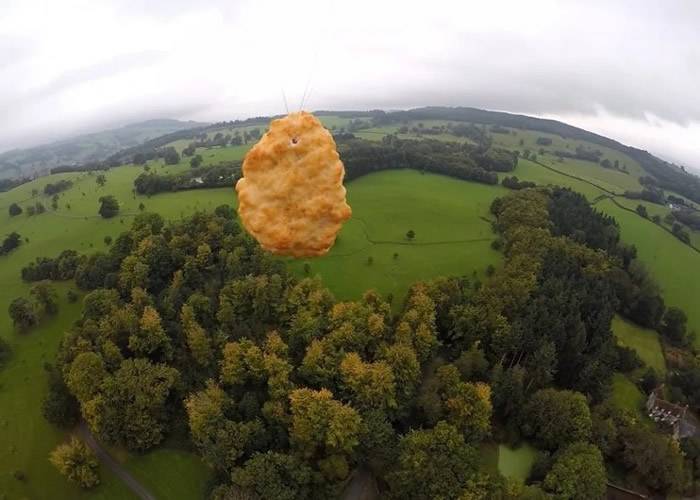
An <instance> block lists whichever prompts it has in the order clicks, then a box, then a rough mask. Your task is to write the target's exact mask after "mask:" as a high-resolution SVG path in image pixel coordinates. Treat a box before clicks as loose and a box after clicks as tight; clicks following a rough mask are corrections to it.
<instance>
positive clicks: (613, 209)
mask: <svg viewBox="0 0 700 500" xmlns="http://www.w3.org/2000/svg"><path fill="white" fill-rule="evenodd" d="M372 116H373V115H371V114H370V115H367V114H365V115H360V114H358V115H356V117H360V118H361V119H363V120H369V119H371V117H372ZM353 118H355V116H353V115H348V114H341V115H330V114H323V115H322V116H321V119H322V120H323V122H324V123H325V124H326V126H328V127H334V128H335V131H336V132H341V131H342V130H344V129H345V128H346V127H348V126H349V125H350V122H351V120H353ZM472 118H474V117H472ZM419 123H421V124H422V125H423V126H424V127H433V126H438V127H439V126H444V125H446V124H448V123H452V121H451V120H449V119H444V120H440V119H430V118H420V116H419V117H416V116H414V115H406V118H405V119H404V120H403V121H401V122H400V123H399V124H394V123H390V124H382V123H377V124H375V125H376V126H373V127H371V128H365V129H362V130H359V131H356V132H355V134H356V135H357V136H358V137H364V138H367V139H372V140H381V139H382V137H384V136H385V135H387V134H390V133H397V132H399V128H400V126H407V127H408V128H411V127H413V126H414V125H417V124H419ZM471 123H475V124H479V125H480V126H482V127H483V126H484V125H486V124H490V123H491V122H488V121H486V122H478V121H475V120H472V121H471ZM516 125H520V127H518V126H516ZM524 125H525V123H524V122H523V123H521V122H512V123H511V129H510V132H509V133H507V134H502V133H489V137H490V138H491V139H492V140H493V143H494V144H495V145H498V146H501V147H506V148H509V149H513V150H515V149H517V150H523V149H524V148H529V149H530V150H531V151H535V152H538V150H539V147H540V146H539V145H538V144H537V139H538V138H539V137H548V138H551V139H552V145H550V146H546V147H545V149H547V150H548V151H554V150H555V149H558V148H564V149H566V150H574V149H575V148H576V147H577V146H584V147H586V148H593V147H596V148H598V149H600V150H601V151H602V154H603V156H604V157H606V158H608V159H610V161H614V160H617V161H618V163H619V164H620V165H624V166H625V169H626V171H627V173H624V172H622V171H620V170H615V169H605V168H603V167H601V166H600V165H598V164H594V163H592V162H587V161H581V160H576V159H571V158H564V159H563V160H562V161H560V160H559V158H558V157H557V156H556V155H554V154H552V153H551V152H545V153H544V154H538V160H537V161H536V162H533V161H528V160H524V159H521V160H519V162H518V166H517V168H516V169H515V171H514V172H512V173H505V174H500V177H501V178H502V177H504V176H505V175H517V176H518V177H519V178H520V179H521V180H531V181H534V182H536V183H537V184H538V185H547V184H552V185H560V186H567V187H571V188H572V189H574V190H576V191H579V192H581V193H582V194H584V195H585V196H586V198H587V199H588V201H589V202H592V203H595V206H596V208H597V209H599V210H601V211H603V212H605V213H607V214H609V215H612V216H614V217H615V218H616V220H617V221H618V223H619V224H620V227H621V235H622V239H623V241H625V242H627V243H632V244H634V245H635V246H636V247H637V249H638V252H639V259H640V260H641V261H642V262H644V263H645V264H646V265H647V267H648V268H649V270H650V271H651V273H652V274H653V276H654V277H655V279H656V280H657V281H658V282H659V284H660V285H661V287H662V290H663V294H664V297H665V299H666V302H667V305H678V306H680V307H682V308H683V309H684V310H685V311H686V313H687V314H688V318H689V326H690V328H691V329H695V330H696V331H698V332H700V311H699V310H698V307H697V297H700V288H699V287H700V253H698V252H695V251H694V250H693V249H692V248H690V247H689V246H687V245H684V244H683V243H681V242H680V241H679V240H678V239H676V238H675V237H674V236H672V235H671V234H670V233H669V232H668V231H666V230H664V226H663V224H662V225H657V224H654V223H653V222H651V221H650V220H647V219H644V218H642V217H640V216H639V215H637V214H636V213H634V212H632V211H633V210H634V208H635V207H636V206H637V205H638V204H640V203H641V204H643V205H644V206H646V207H647V208H648V211H649V213H650V215H659V216H661V217H662V218H663V217H664V216H666V215H667V214H668V213H669V212H670V209H668V207H666V206H661V205H654V204H651V203H647V202H639V201H637V200H627V199H624V198H621V197H619V196H617V197H615V198H614V200H613V199H611V198H609V197H610V196H612V195H611V194H610V193H611V192H612V193H621V192H623V191H625V190H639V189H641V185H640V184H639V178H640V177H641V176H643V175H648V174H649V172H648V171H647V170H645V168H644V166H643V165H642V163H640V162H639V157H638V156H634V155H631V154H630V153H629V152H626V151H624V150H621V149H620V148H618V147H617V146H615V145H614V144H611V143H607V142H605V141H599V140H597V139H596V138H595V137H590V136H585V135H580V134H579V135H576V134H574V135H569V136H566V137H564V136H561V135H558V134H557V133H556V130H558V129H556V128H554V129H547V130H541V129H537V130H528V129H524V128H521V127H522V126H524ZM242 128H261V129H262V128H264V126H263V125H260V124H259V123H257V122H256V123H254V124H252V125H251V124H242V125H240V126H237V125H233V124H225V125H222V126H221V127H219V128H216V127H215V128H212V129H208V130H207V131H206V133H207V135H208V136H209V137H211V136H213V135H214V134H215V133H216V132H217V131H234V130H235V129H242ZM560 131H561V130H560ZM569 132H570V131H569ZM399 136H400V137H402V138H416V139H420V138H421V137H422V135H421V134H416V133H413V132H411V131H408V132H406V133H399ZM152 137H155V136H152ZM430 137H431V138H434V139H439V140H444V141H471V140H470V139H468V138H465V137H458V136H455V135H453V134H451V133H449V132H446V131H442V132H440V133H438V134H431V135H430ZM141 140H143V139H140V141H141ZM521 140H522V144H521V142H520V141H521ZM592 140H596V141H598V142H591V141H592ZM160 142H162V145H172V146H174V147H175V148H176V149H177V150H178V151H181V150H182V149H183V148H184V147H186V146H187V145H188V144H189V143H190V139H187V138H185V139H182V138H178V139H173V140H168V139H163V140H161V141H160ZM613 142H614V141H613ZM250 147H251V144H246V145H242V146H227V147H210V148H198V150H197V154H200V155H201V156H202V158H203V164H204V165H205V166H207V165H215V164H217V163H219V162H224V161H237V160H241V159H242V158H243V156H244V155H245V153H246V151H247V150H248V149H249V148H250ZM0 158H1V157H0ZM148 168H149V170H150V171H151V172H156V173H159V174H175V173H179V172H183V171H186V170H188V169H189V168H190V167H189V159H188V158H183V159H182V160H181V161H180V163H178V164H177V165H170V166H166V165H164V164H163V162H162V160H157V161H149V162H148ZM143 172H144V167H142V166H134V165H131V164H129V165H124V166H120V167H117V168H112V169H109V170H107V171H105V172H104V175H105V178H106V183H105V185H104V186H103V187H100V186H98V184H97V182H96V176H97V173H94V172H80V173H78V172H75V173H63V174H56V175H51V176H47V177H42V178H40V179H37V180H34V181H32V182H29V183H27V184H24V185H21V186H19V187H17V188H15V189H12V190H11V191H8V192H5V193H0V235H4V234H7V233H9V232H11V231H17V232H19V233H20V234H21V236H22V238H23V239H24V238H26V239H27V240H28V241H25V242H24V243H23V244H22V245H21V246H20V248H19V249H17V250H15V251H13V252H11V253H10V254H9V255H6V256H0V283H2V284H3V286H2V287H0V307H2V308H3V310H7V307H8V305H9V303H10V301H11V300H12V299H13V298H15V297H17V296H27V294H28V290H29V286H28V285H27V284H25V283H23V282H22V281H21V279H20V274H19V270H20V269H21V267H23V266H24V265H26V264H28V263H29V262H31V261H33V260H34V259H35V258H36V257H39V256H55V255H57V254H58V253H59V252H60V251H62V250H64V249H69V248H70V249H75V250H77V251H79V252H81V253H91V252H94V251H96V250H104V249H106V248H107V247H106V243H105V237H107V236H110V237H112V238H114V237H116V236H117V235H118V234H119V233H120V232H122V231H124V230H125V229H126V228H127V227H128V226H129V224H130V221H131V220H132V218H133V216H135V215H136V214H138V213H139V211H140V209H139V205H140V204H143V205H144V206H145V209H146V210H147V211H152V212H157V213H160V214H161V215H163V216H164V217H165V218H166V219H169V220H175V219H178V218H180V217H183V216H186V215H188V214H191V213H193V212H195V211H198V210H212V209H214V208H215V207H216V206H218V205H221V204H225V203H226V204H231V205H233V206H235V205H236V198H235V193H234V191H233V189H231V188H217V189H206V190H202V189H200V190H190V191H180V192H175V193H162V194H157V195H153V196H151V197H146V196H139V195H137V194H135V193H134V191H133V181H134V179H135V178H136V177H137V176H138V175H140V174H141V173H143ZM59 179H68V180H71V181H72V182H73V186H72V187H71V188H70V189H68V190H67V191H65V192H63V193H60V194H59V198H58V209H57V210H55V211H54V210H51V209H50V208H49V207H50V203H51V199H50V197H49V196H46V195H44V194H42V193H43V187H44V186H45V185H46V184H47V183H49V182H56V181H57V180H59ZM33 190H37V193H36V194H34V193H33ZM347 190H348V200H349V203H350V204H351V206H352V208H353V217H352V219H351V220H350V221H348V223H347V224H346V225H345V226H344V227H343V230H342V231H341V233H340V235H339V238H338V240H337V242H336V245H335V246H334V247H333V249H332V250H331V251H330V252H329V254H328V255H326V256H324V257H322V258H318V259H308V260H288V261H287V262H288V264H289V267H290V268H291V270H292V271H293V272H294V273H296V274H297V275H298V276H299V277H303V276H306V275H307V274H308V275H312V276H313V275H319V276H321V278H322V279H323V282H324V284H325V285H326V286H327V287H328V288H329V289H330V290H331V291H332V292H333V293H334V294H335V295H336V297H337V298H339V299H341V300H343V299H355V298H357V297H358V296H359V295H360V294H361V293H362V292H363V291H365V290H367V289H369V288H374V289H377V290H378V291H379V292H380V293H381V294H383V295H384V296H385V297H386V296H389V294H391V296H392V297H393V306H394V308H395V309H396V308H398V306H400V304H401V301H402V299H403V297H404V295H405V293H406V290H407V288H408V287H409V285H410V284H411V283H413V282H415V281H417V280H423V279H430V278H433V277H436V276H441V275H465V276H468V277H472V276H474V275H476V276H477V277H479V278H483V276H484V273H485V269H486V268H487V266H489V265H493V266H495V267H498V266H499V265H500V264H501V259H502V254H501V253H499V252H496V251H495V250H493V249H492V248H491V242H492V240H493V239H494V238H495V235H494V233H493V232H492V230H491V223H490V219H491V215H490V214H489V206H490V204H491V202H492V200H493V199H494V198H496V197H499V196H503V195H504V194H507V192H508V191H507V190H506V189H505V188H503V187H501V186H498V185H496V186H491V185H485V184H478V183H473V182H467V181H461V180H456V179H452V178H448V177H444V176H441V175H435V174H429V173H421V172H418V171H414V170H400V171H395V170H392V171H382V172H378V173H374V174H370V175H366V176H363V177H360V178H358V179H356V180H353V181H351V182H349V183H347ZM107 194H109V195H113V196H115V197H116V198H117V200H118V201H119V203H120V208H121V211H120V214H119V215H118V216H117V217H114V218H112V219H103V218H101V217H100V216H99V215H98V214H97V208H98V199H99V198H100V197H101V196H104V195H107ZM37 201H41V202H42V203H43V204H44V205H45V206H46V207H47V208H48V211H47V212H46V213H44V214H41V215H36V216H32V217H29V216H28V215H27V214H26V212H25V213H23V214H21V215H19V216H16V217H10V215H9V214H8V207H9V205H10V204H11V203H18V204H19V205H20V206H22V207H25V208H26V207H27V206H29V205H30V204H34V203H36V202H37ZM667 229H668V228H667ZM408 230H413V231H414V232H415V235H416V236H415V239H414V240H413V241H409V240H407V238H406V232H407V231H408ZM692 237H693V241H698V240H697V239H695V238H697V236H696V234H694V233H693V235H692ZM71 288H75V287H74V285H72V284H70V283H62V284H59V285H58V289H59V294H60V297H61V300H60V311H59V313H58V314H57V315H56V316H55V317H53V318H50V319H48V320H46V321H45V322H44V323H42V325H40V326H39V327H38V328H35V329H33V330H32V331H30V332H28V333H27V334H22V335H20V334H17V333H15V332H14V331H13V329H12V327H11V324H10V320H9V317H8V316H7V315H6V314H3V315H2V317H0V336H2V337H3V338H5V339H8V340H9V341H10V343H11V344H12V346H13V349H14V356H13V358H12V359H11V361H10V363H9V364H8V366H7V367H6V368H4V369H3V370H0V450H2V452H1V453H0V492H3V493H4V492H7V495H8V497H7V498H23V497H27V498H39V499H41V498H52V499H59V500H61V499H68V498H71V499H72V498H102V499H120V498H130V497H129V493H128V492H127V491H126V490H125V489H124V486H123V485H122V484H121V483H120V482H119V481H118V480H117V479H116V478H115V477H113V476H111V474H110V473H109V472H108V471H107V470H104V469H103V470H102V483H103V484H102V485H101V486H99V487H98V488H97V489H96V490H94V491H92V492H89V493H83V492H80V491H79V490H78V489H77V488H75V487H73V486H71V485H69V484H68V483H66V482H65V480H64V479H63V478H61V477H60V476H59V475H58V473H57V472H56V471H55V470H54V468H53V467H52V466H51V465H50V464H49V463H48V461H47V456H48V453H49V451H50V450H51V449H52V448H53V447H54V446H55V445H56V444H57V443H58V442H60V441H61V440H63V439H65V433H63V432H60V431H58V430H56V429H55V428H53V427H51V426H50V425H49V424H48V423H46V421H45V420H44V419H43V417H42V415H41V400H42V397H43V395H44V394H45V392H46V374H45V372H44V371H43V369H42V366H43V363H44V362H46V361H51V360H52V359H53V357H54V354H55V351H56V349H57V346H58V342H59V341H60V339H61V336H62V334H63V332H64V331H65V330H66V329H68V328H70V325H71V323H72V322H73V321H74V320H75V319H77V317H78V314H79V310H80V304H79V303H78V304H69V303H68V302H67V300H66V299H65V294H66V292H67V290H68V289H71ZM612 326H613V330H614V332H615V334H616V336H617V338H618V341H619V342H620V343H622V344H624V345H628V346H630V347H633V348H634V349H636V350H637V351H638V353H639V355H640V357H641V358H642V359H643V360H644V361H645V362H646V363H647V364H649V365H650V366H654V367H656V368H657V370H660V371H663V368H664V359H663V353H662V351H661V348H660V345H659V338H658V335H657V334H656V332H653V331H650V330H644V329H641V328H639V327H637V326H636V325H632V324H630V323H627V322H624V321H623V320H621V319H619V318H618V319H616V320H615V321H614V323H613V325H612ZM698 345H699V346H700V340H699V341H698ZM614 386H615V394H616V397H617V398H619V399H620V400H619V403H620V404H622V405H626V406H628V407H636V406H637V405H638V403H639V401H640V397H641V396H640V393H639V392H638V391H636V387H635V386H634V385H633V384H632V383H631V382H629V380H627V379H626V378H624V379H623V378H621V377H620V376H616V378H615V380H614ZM635 391H636V392H635ZM6 450H7V452H6ZM115 451H116V455H117V456H118V458H119V460H120V461H121V462H123V464H124V466H125V467H126V468H127V469H128V470H130V471H131V472H132V473H133V474H134V475H135V476H137V477H138V478H139V480H140V481H142V482H143V484H144V485H146V486H147V487H149V489H151V491H153V492H154V493H156V494H157V495H159V496H160V497H162V498H169V499H170V498H174V499H178V498H183V499H185V498H193V496H196V495H198V494H199V492H200V491H201V488H200V486H201V485H202V484H203V483H205V482H206V481H207V480H208V478H209V477H210V475H211V472H210V471H209V469H208V468H207V467H206V466H205V465H204V464H203V463H202V461H201V460H200V459H199V458H198V457H197V456H196V455H195V454H193V453H191V452H189V451H187V450H185V449H183V448H182V447H181V446H180V445H178V444H177V443H175V442H166V443H165V445H163V446H161V447H159V448H157V449H156V450H154V451H152V452H150V453H148V454H145V455H140V456H137V455H133V454H129V453H127V452H125V451H123V450H115ZM501 453H502V459H503V463H504V465H503V467H504V468H505V469H506V470H508V471H510V472H509V474H511V475H514V476H518V477H520V476H522V475H523V474H525V473H526V472H525V471H526V469H527V468H528V467H520V466H517V467H516V466H515V465H517V464H515V462H517V461H518V460H520V459H519V458H518V457H519V455H518V454H517V453H515V452H510V451H509V450H502V451H501ZM527 455H528V457H529V455H530V454H529V453H527ZM531 459H532V457H529V458H528V463H529V461H530V460H531ZM500 466H501V464H500V462H499V467H500ZM16 470H21V471H22V472H24V473H25V474H26V476H27V479H26V481H17V480H16V479H14V478H13V477H12V473H13V472H14V471H16ZM173 471H177V472H173ZM47 492H49V493H47ZM0 498H1V497H0Z"/></svg>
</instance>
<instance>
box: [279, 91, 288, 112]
mask: <svg viewBox="0 0 700 500" xmlns="http://www.w3.org/2000/svg"><path fill="white" fill-rule="evenodd" d="M280 90H281V91H282V100H283V101H284V109H285V110H287V114H289V106H288V105H287V94H285V93H284V87H282V86H280Z"/></svg>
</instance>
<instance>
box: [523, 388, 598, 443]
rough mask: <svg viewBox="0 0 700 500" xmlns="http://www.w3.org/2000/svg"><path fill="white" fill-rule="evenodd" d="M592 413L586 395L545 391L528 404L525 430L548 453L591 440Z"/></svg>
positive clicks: (526, 406) (525, 410) (525, 411)
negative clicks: (548, 451)
mask: <svg viewBox="0 0 700 500" xmlns="http://www.w3.org/2000/svg"><path fill="white" fill-rule="evenodd" d="M591 425H592V421H591V411H590V409H589V408H588V403H587V402H586V398H585V397H584V395H583V394H580V393H578V392H573V391H559V390H556V389H542V390H540V391H537V392H536V393H535V394H534V395H533V396H532V398H530V401H529V402H528V403H527V404H526V405H525V408H524V411H523V416H522V430H523V434H525V435H526V436H532V437H534V438H535V439H536V440H537V441H538V442H539V444H540V445H541V446H542V447H543V448H545V449H548V450H556V449H558V448H561V447H564V446H567V445H569V444H571V443H574V442H577V441H588V440H589V439H590V437H591Z"/></svg>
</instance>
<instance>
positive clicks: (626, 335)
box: [612, 316, 666, 375]
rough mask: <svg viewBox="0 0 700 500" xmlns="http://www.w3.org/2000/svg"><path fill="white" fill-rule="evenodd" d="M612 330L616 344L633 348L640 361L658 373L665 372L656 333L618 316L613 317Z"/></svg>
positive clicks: (662, 373)
mask: <svg viewBox="0 0 700 500" xmlns="http://www.w3.org/2000/svg"><path fill="white" fill-rule="evenodd" d="M612 330H613V333H614V334H615V337H617V342H618V344H620V345H623V346H626V347H631V348H632V349H634V350H635V351H636V352H637V355H639V357H640V358H641V359H642V361H644V363H646V364H647V365H648V366H650V367H652V368H653V369H654V370H656V373H658V374H659V375H664V374H665V373H666V361H665V360H664V353H663V351H662V350H661V342H660V341H659V334H658V333H656V332H655V331H654V330H649V329H647V328H642V327H641V326H638V325H635V324H634V323H631V322H629V321H627V320H625V319H624V318H622V317H620V316H615V318H613V322H612Z"/></svg>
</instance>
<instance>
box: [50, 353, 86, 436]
mask: <svg viewBox="0 0 700 500" xmlns="http://www.w3.org/2000/svg"><path fill="white" fill-rule="evenodd" d="M45 369H46V371H47V373H48V378H49V387H48V392H47V393H46V396H45V397H44V400H43V401H42V404H41V412H42V414H43V415H44V418H45V419H46V420H47V421H48V422H50V423H52V424H53V425H56V426H58V427H63V428H66V429H69V428H71V427H73V426H74V425H75V424H76V423H77V422H78V419H79V418H80V405H79V404H78V401H77V399H76V398H75V396H73V394H71V392H70V390H69V389H68V387H67V386H66V383H65V382H64V381H63V376H62V374H61V373H60V372H59V371H58V370H57V369H56V367H54V366H52V365H46V366H45Z"/></svg>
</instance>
